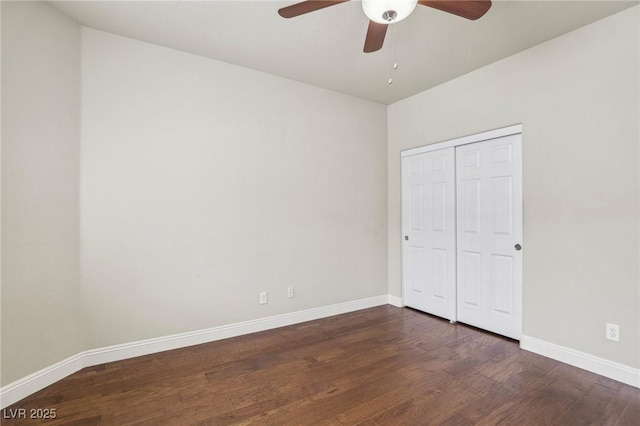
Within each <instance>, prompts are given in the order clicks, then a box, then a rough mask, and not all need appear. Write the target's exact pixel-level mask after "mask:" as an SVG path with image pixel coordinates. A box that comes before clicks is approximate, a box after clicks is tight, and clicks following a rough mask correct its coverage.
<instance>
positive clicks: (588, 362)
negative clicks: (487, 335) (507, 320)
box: [520, 336, 640, 388]
mask: <svg viewBox="0 0 640 426" xmlns="http://www.w3.org/2000/svg"><path fill="white" fill-rule="evenodd" d="M520 347H521V348H522V349H525V350H527V351H530V352H535V353H537V354H539V355H543V356H546V357H547V358H552V359H555V360H557V361H560V362H564V363H565V364H569V365H573V366H574V367H578V368H582V369H583V370H587V371H590V372H592V373H596V374H599V375H601V376H605V377H608V378H610V379H613V380H617V381H619V382H622V383H626V384H628V385H631V386H635V387H637V388H640V369H637V368H633V367H629V366H627V365H624V364H619V363H617V362H613V361H609V360H607V359H604V358H600V357H597V356H593V355H590V354H588V353H585V352H580V351H577V350H575V349H571V348H567V347H564V346H560V345H556V344H555V343H550V342H547V341H544V340H540V339H536V338H535V337H530V336H522V338H521V339H520Z"/></svg>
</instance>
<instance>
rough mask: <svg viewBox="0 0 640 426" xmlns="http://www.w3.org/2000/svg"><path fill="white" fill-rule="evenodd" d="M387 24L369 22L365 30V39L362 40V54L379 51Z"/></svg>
mask: <svg viewBox="0 0 640 426" xmlns="http://www.w3.org/2000/svg"><path fill="white" fill-rule="evenodd" d="M387 27H388V25H387V24H378V23H377V22H373V21H369V28H368V29H367V38H366V39H365V40H364V49H363V50H364V53H371V52H375V51H376V50H380V49H381V48H382V45H383V44H384V36H385V35H386V34H387Z"/></svg>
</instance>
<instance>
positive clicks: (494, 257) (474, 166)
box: [456, 134, 522, 339]
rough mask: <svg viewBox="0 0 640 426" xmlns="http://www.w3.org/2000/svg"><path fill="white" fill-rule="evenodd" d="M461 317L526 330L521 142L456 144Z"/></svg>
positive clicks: (515, 333) (509, 330)
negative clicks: (523, 300)
mask: <svg viewBox="0 0 640 426" xmlns="http://www.w3.org/2000/svg"><path fill="white" fill-rule="evenodd" d="M456 185H457V189H458V190H457V227H458V233H457V253H458V321H460V322H464V323H467V324H471V325H474V326H477V327H480V328H483V329H486V330H489V331H493V332H495V333H499V334H502V335H505V336H508V337H512V338H514V339H519V338H520V336H521V334H522V251H520V247H521V246H520V245H521V244H522V142H521V135H520V134H517V135H512V136H505V137H501V138H497V139H492V140H488V141H484V142H477V143H473V144H468V145H463V146H459V147H457V148H456Z"/></svg>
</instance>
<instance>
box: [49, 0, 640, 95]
mask: <svg viewBox="0 0 640 426" xmlns="http://www.w3.org/2000/svg"><path fill="white" fill-rule="evenodd" d="M52 3H53V4H54V6H55V7H57V8H58V9H59V10H61V11H62V12H64V13H65V14H67V15H68V16H70V17H72V18H73V19H75V20H77V21H78V22H80V23H81V24H82V25H85V26H87V27H91V28H95V29H98V30H102V31H107V32H110V33H114V34H119V35H123V36H126V37H131V38H135V39H139V40H143V41H147V42H151V43H155V44H159V45H162V46H167V47H171V48H174V49H179V50H182V51H185V52H190V53H195V54H198V55H202V56H207V57H210V58H214V59H218V60H221V61H224V62H229V63H232V64H237V65H241V66H244V67H247V68H252V69H255V70H259V71H264V72H267V73H271V74H276V75H279V76H282V77H286V78H290V79H293V80H298V81H301V82H305V83H308V84H312V85H315V86H319V87H323V88H326V89H330V90H335V91H337V92H342V93H346V94H349V95H353V96H357V97H360V98H364V99H369V100H372V101H375V102H379V103H383V104H390V103H393V102H396V101H398V100H400V99H404V98H406V97H408V96H411V95H414V94H416V93H419V92H421V91H424V90H426V89H429V88H431V87H434V86H437V85H439V84H441V83H444V82H446V81H448V80H451V79H453V78H456V77H458V76H461V75H463V74H465V73H468V72H470V71H472V70H475V69H478V68H480V67H483V66H485V65H488V64H490V63H492V62H495V61H496V60H499V59H501V58H504V57H507V56H509V55H512V54H514V53H516V52H519V51H521V50H524V49H527V48H529V47H532V46H535V45H536V44H539V43H542V42H544V41H546V40H549V39H552V38H554V37H557V36H559V35H561V34H564V33H566V32H569V31H571V30H574V29H576V28H579V27H581V26H584V25H586V24H588V23H591V22H594V21H596V20H598V19H601V18H603V17H606V16H608V15H611V14H613V13H616V12H618V11H621V10H623V9H626V8H628V7H630V6H632V5H634V4H637V3H638V2H637V1H632V2H622V1H539V0H536V1H520V0H518V1H494V2H493V6H492V8H491V9H490V10H489V12H487V14H486V15H485V16H484V17H482V18H480V19H479V20H477V21H469V20H466V19H463V18H459V17H457V16H453V15H450V14H447V13H443V12H440V11H438V10H435V9H430V8H427V7H423V6H420V5H419V6H418V7H417V8H416V10H415V11H414V13H413V14H412V15H411V16H409V17H408V18H407V19H405V20H404V21H402V22H400V23H398V24H397V28H396V31H397V57H398V64H399V67H398V69H397V70H396V71H395V72H394V77H393V78H394V82H393V84H391V85H389V84H387V78H388V75H389V68H390V64H391V56H390V52H391V49H390V47H391V46H392V44H393V43H391V40H392V37H391V36H392V33H393V31H392V30H390V31H389V32H388V34H387V38H386V40H385V45H384V47H383V49H382V50H380V51H378V52H375V53H367V54H365V53H363V52H362V47H363V43H364V38H365V34H366V30H367V22H368V21H367V18H366V17H365V16H364V14H363V12H362V6H361V4H360V2H359V1H356V0H353V1H351V2H348V3H344V4H339V5H336V6H332V7H329V8H326V9H323V10H319V11H316V12H313V13H309V14H307V15H303V16H299V17H297V18H292V19H284V18H281V17H280V16H279V15H278V14H277V10H278V9H279V8H281V7H283V6H287V5H290V4H293V3H296V1H289V2H282V1H270V0H253V1H247V0H234V1H219V0H218V1H133V2H132V1H54V2H52Z"/></svg>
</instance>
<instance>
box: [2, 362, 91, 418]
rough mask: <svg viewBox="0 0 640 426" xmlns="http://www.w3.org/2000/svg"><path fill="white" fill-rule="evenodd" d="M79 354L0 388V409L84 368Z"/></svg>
mask: <svg viewBox="0 0 640 426" xmlns="http://www.w3.org/2000/svg"><path fill="white" fill-rule="evenodd" d="M83 358H84V357H83V354H82V353H79V354H76V355H73V356H70V357H69V358H67V359H65V360H63V361H60V362H58V363H56V364H53V365H50V366H49V367H45V368H43V369H42V370H39V371H36V372H35V373H32V374H29V375H28V376H27V377H23V378H22V379H19V380H16V381H15V382H12V383H9V384H8V385H6V386H3V387H2V388H0V409H4V408H6V407H7V406H9V405H11V404H13V403H15V402H18V401H20V400H21V399H22V398H25V397H27V396H29V395H31V394H33V393H36V392H38V391H39V390H42V389H44V388H46V387H47V386H49V385H52V384H54V383H55V382H57V381H58V380H61V379H64V378H65V377H67V376H69V375H71V374H73V373H75V372H76V371H79V370H81V369H82V368H84V364H83V361H84V360H83Z"/></svg>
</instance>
